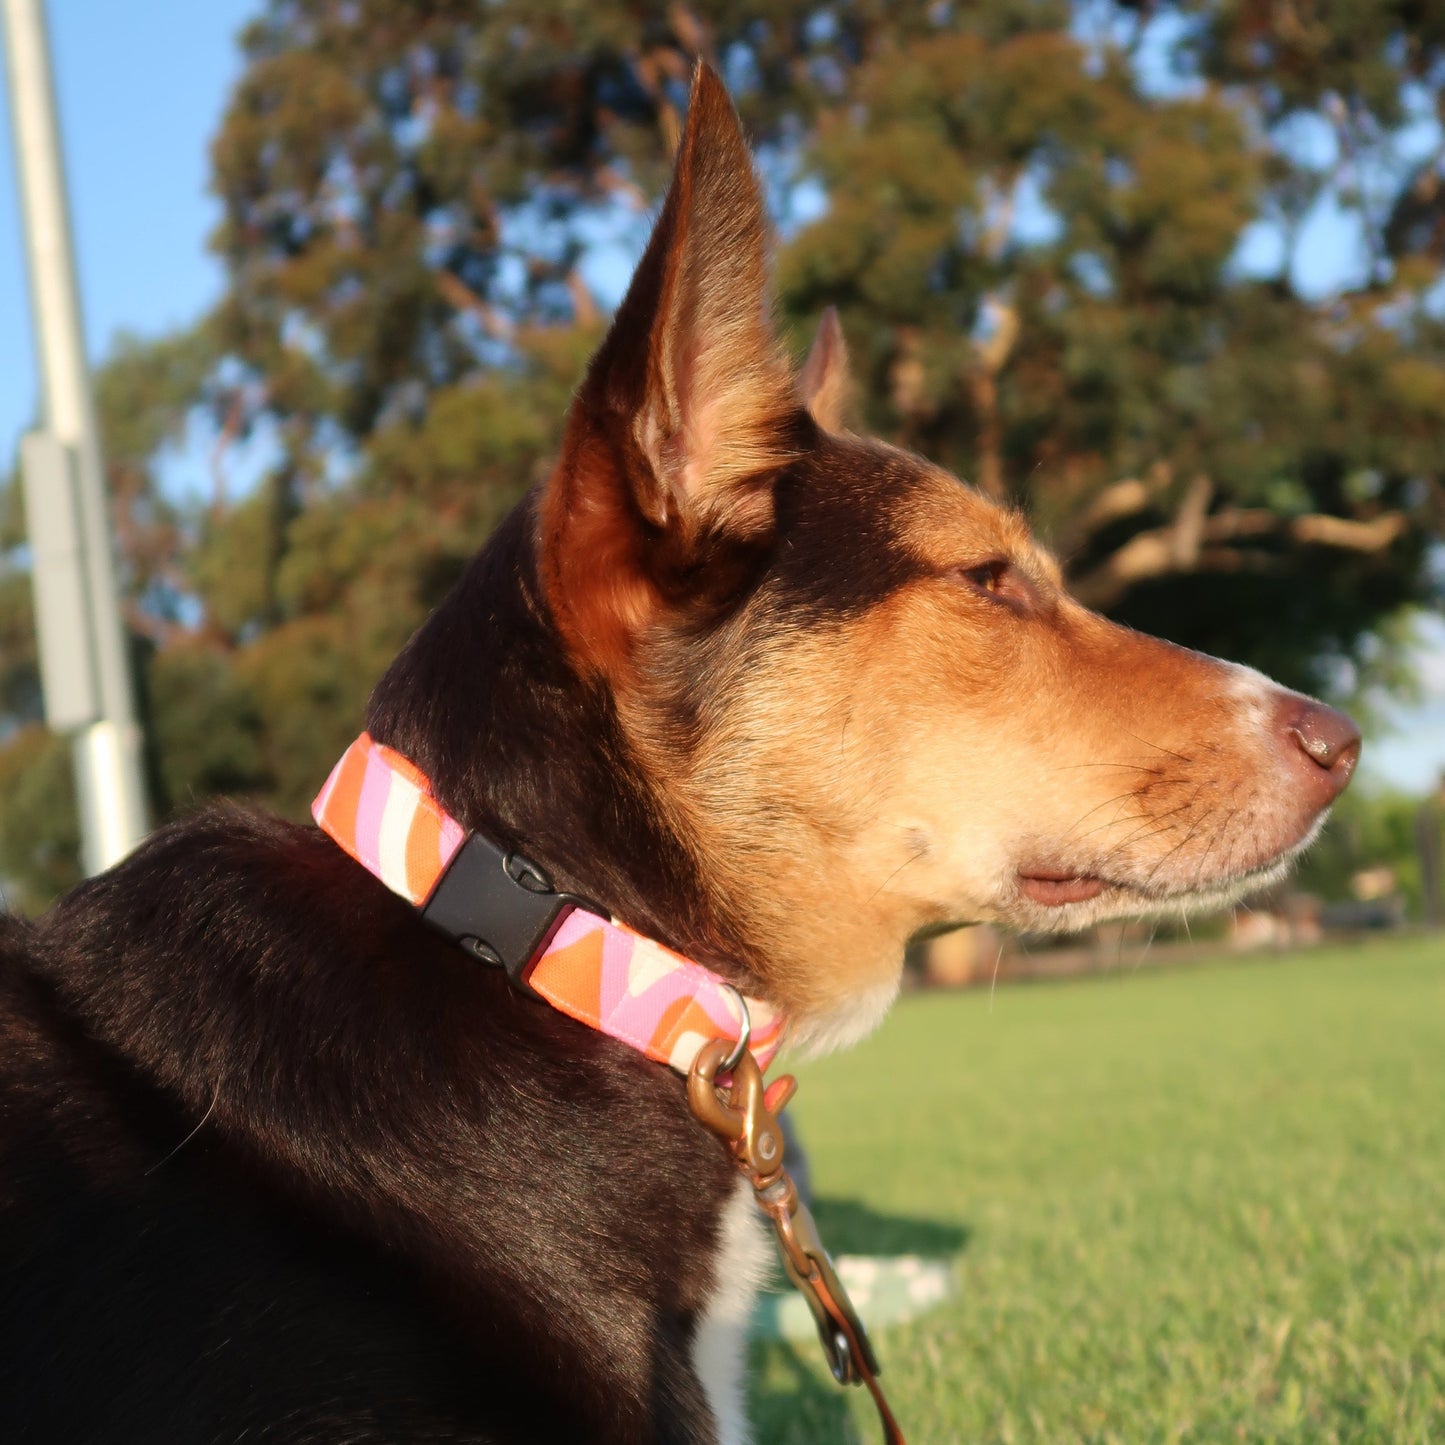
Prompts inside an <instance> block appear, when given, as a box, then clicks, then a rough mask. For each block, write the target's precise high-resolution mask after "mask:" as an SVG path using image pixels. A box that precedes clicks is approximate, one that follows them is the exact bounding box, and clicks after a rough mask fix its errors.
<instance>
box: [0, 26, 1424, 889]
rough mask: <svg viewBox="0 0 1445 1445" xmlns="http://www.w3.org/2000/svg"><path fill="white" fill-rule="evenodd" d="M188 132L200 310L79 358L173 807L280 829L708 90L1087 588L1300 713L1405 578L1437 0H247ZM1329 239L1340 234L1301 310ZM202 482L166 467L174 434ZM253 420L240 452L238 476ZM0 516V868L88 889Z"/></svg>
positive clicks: (450, 552) (941, 408)
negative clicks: (706, 75) (1235, 663)
mask: <svg viewBox="0 0 1445 1445" xmlns="http://www.w3.org/2000/svg"><path fill="white" fill-rule="evenodd" d="M258 10H259V14H258V17H257V19H256V20H255V21H254V22H253V23H252V24H251V25H250V26H248V27H247V29H246V30H245V31H244V32H243V34H242V36H241V41H240V43H241V46H242V50H243V54H244V62H245V63H244V70H243V74H242V76H241V78H240V80H239V82H238V84H237V86H236V88H235V90H234V92H233V94H232V95H231V97H230V99H229V102H228V104H227V107H226V110H225V114H224V116H223V119H222V122H221V125H220V129H219V131H218V133H217V135H216V137H215V139H214V142H213V145H212V184H213V186H214V189H215V191H216V194H217V195H218V196H219V198H220V200H221V202H222V206H223V219H222V223H221V225H220V227H219V229H218V231H217V232H216V234H215V236H214V237H213V239H212V244H213V246H214V247H215V249H216V252H217V254H218V255H219V256H220V257H221V258H222V260H223V262H224V265H225V268H226V275H227V278H228V281H227V288H226V292H225V295H224V296H223V298H222V300H221V302H220V303H219V305H218V306H217V307H216V308H215V310H214V311H213V312H212V313H211V314H210V315H207V316H205V317H203V318H200V319H199V320H198V322H197V323H196V325H195V326H194V327H193V328H191V329H190V330H188V331H186V332H185V333H183V334H179V335H175V336H167V337H161V338H158V339H154V340H147V341H136V340H123V341H122V342H121V343H120V344H118V345H117V346H116V348H115V349H114V351H113V353H112V355H111V357H110V358H109V360H108V361H107V363H106V365H105V366H104V368H103V369H102V371H101V373H100V375H99V378H98V393H99V403H100V409H101V413H102V417H103V426H104V432H105V445H106V455H107V462H108V468H109V480H110V487H111V497H112V506H113V509H114V516H115V521H116V529H117V535H118V538H119V544H120V548H121V551H122V554H123V561H124V571H125V577H126V587H127V609H128V618H129V621H130V624H131V628H132V631H133V633H134V635H135V638H136V646H137V664H138V667H139V669H140V672H141V675H142V678H143V683H144V687H143V691H144V698H145V706H146V713H147V718H148V722H149V731H150V740H151V764H152V773H153V782H154V786H155V790H156V794H157V797H158V800H159V802H160V810H161V812H162V813H166V812H170V811H173V810H175V809H179V808H186V807H190V806H193V805H194V804H195V802H196V801H198V800H202V799H204V798H206V797H208V796H211V795H214V794H220V793H225V794H231V795H238V794H239V795H243V796H247V797H251V798H254V799H257V800H259V801H261V802H263V803H265V804H267V805H269V806H272V807H275V808H278V809H279V810H281V811H282V812H285V813H288V814H292V815H300V814H302V813H303V812H304V810H305V807H306V805H307V803H308V802H309V799H310V797H311V795H312V793H313V792H314V790H315V788H316V786H317V785H318V783H319V781H320V780H321V779H322V778H324V777H325V775H326V772H327V770H328V769H329V767H330V765H331V762H332V761H333V760H334V758H335V756H336V755H337V754H338V753H339V752H340V750H341V748H342V747H344V745H345V744H346V742H347V741H349V739H350V737H351V736H352V735H353V733H354V730H355V728H356V726H357V724H358V720H359V718H360V715H361V710H362V706H363V703H364V700H365V697H366V694H367V692H368V690H369V688H370V686H371V684H372V682H373V681H374V680H375V679H376V677H377V676H378V675H379V674H380V672H381V670H382V669H383V667H384V666H385V664H386V662H387V661H388V660H389V658H390V656H391V655H392V654H393V653H394V652H395V650H396V649H397V648H398V647H399V646H400V644H401V643H402V642H403V641H404V640H405V638H406V636H407V635H408V634H409V633H410V631H411V630H412V629H413V628H414V626H415V625H416V624H417V622H418V621H419V620H420V619H421V618H422V617H423V616H424V615H425V613H426V611H427V609H428V608H429V607H430V606H432V605H433V604H434V603H435V602H436V600H437V599H438V598H439V597H440V596H441V594H442V593H443V592H444V590H445V589H446V587H447V586H448V585H449V584H450V582H451V580H452V579H453V578H454V577H455V576H456V574H457V572H458V570H459V568H460V566H461V565H462V562H463V560H464V559H465V557H466V556H467V555H468V554H469V553H470V552H471V551H472V550H473V549H474V548H475V547H476V546H477V545H478V544H479V543H480V541H481V540H482V539H483V538H484V537H485V536H486V534H487V532H488V531H489V530H490V528H491V527H492V526H493V525H494V524H495V522H496V521H497V520H498V518H499V517H500V516H501V515H502V513H503V512H504V511H505V509H506V508H507V507H509V506H510V505H511V504H512V503H513V502H514V501H515V499H516V498H517V497H518V496H520V495H521V493H522V492H523V490H524V489H525V488H526V487H527V486H528V485H529V483H531V482H532V481H533V480H535V479H536V478H538V477H539V476H541V475H544V474H545V471H546V468H547V466H548V464H549V456H550V451H551V448H552V446H553V445H554V443H555V440H556V438H557V435H558V431H559V427H560V423H561V419H562V415H563V412H564V410H565V407H566V404H567V400H568V397H569V395H570V390H571V387H572V386H573V385H574V384H575V381H576V380H577V378H578V376H579V375H580V371H581V367H582V365H583V362H584V361H585V358H586V356H587V354H588V352H589V350H590V348H591V347H592V345H594V344H595V342H596V340H597V338H598V337H599V336H600V334H601V330H602V328H603V326H604V325H605V321H606V309H607V306H608V304H609V303H610V302H612V301H614V300H615V299H616V295H617V292H618V290H619V288H620V282H621V279H622V277H623V275H624V274H625V270H626V268H627V266H628V265H629V264H630V261H631V259H633V258H634V257H635V255H636V254H637V252H638V251H639V250H640V246H641V243H642V240H643V238H644V236H645V234H646V228H647V223H648V220H649V217H650V215H651V214H652V212H653V210H654V208H655V206H656V204H657V201H658V199H659V196H660V192H661V188H662V185H663V183H664V181H665V178H666V174H667V168H668V163H669V157H670V154H671V148H672V146H673V144H674V143H675V140H676V137H677V135H678V133H679V128H680V123H681V115H682V107H683V106H684V105H685V103H686V96H687V84H688V77H689V74H690V70H691V67H692V64H693V61H694V59H695V57H697V56H699V55H703V56H706V57H707V58H709V59H711V60H712V61H713V62H714V63H715V64H716V65H717V66H718V67H719V69H720V70H721V71H722V73H723V75H724V77H725V78H726V80H727V81H728V83H729V85H730V87H731V88H732V89H733V91H734V94H735V96H736V98H737V101H738V105H739V109H740V111H741V113H742V115H743V118H744V121H745V123H746V125H747V126H748V128H749V130H750V132H751V134H752V137H753V139H754V141H755V143H756V145H757V147H758V154H759V163H760V166H761V168H762V170H763V173H764V176H765V179H766V181H767V184H768V191H769V197H770V203H771V205H772V207H773V210H774V213H775V215H776V216H777V218H778V220H779V223H780V226H781V228H782V231H783V235H784V244H783V246H782V249H781V253H780V257H779V264H778V300H779V306H780V310H781V313H782V315H783V316H784V318H785V320H786V321H787V323H788V325H789V326H790V328H791V330H792V333H793V335H794V337H795V340H796V343H797V345H798V347H799V348H800V349H801V347H802V345H803V343H804V338H805V336H806V333H807V332H808V330H809V329H810V327H811V326H812V324H813V323H814V322H815V320H816V317H817V315H818V313H819V311H820V310H821V309H822V308H823V307H824V306H825V305H830V304H831V305H834V306H836V307H837V308H838V309H839V311H840V313H841V315H842V317H843V322H844V329H845V332H846V334H847V337H848V340H849V343H850V347H851V349H852V352H853V356H854V363H855V371H856V378H855V380H856V397H855V407H856V412H857V416H858V423H859V425H860V426H866V427H867V428H868V429H870V430H873V431H876V432H878V433H879V434H881V435H883V436H885V437H888V438H891V439H894V440H897V441H899V442H901V443H903V444H905V445H908V446H911V447H914V448H917V449H919V450H921V451H923V452H925V453H926V454H928V455H930V456H932V457H935V458H936V459H938V460H939V461H940V462H942V463H944V464H945V465H947V466H949V467H950V468H952V469H954V470H955V471H957V472H958V473H959V474H960V475H962V476H963V477H965V478H966V479H968V480H970V481H972V482H973V483H974V484H975V485H977V486H979V487H980V488H982V489H983V490H984V491H985V492H987V493H989V494H990V495H993V496H995V497H997V498H1000V499H1002V500H1005V501H1008V502H1011V503H1014V504H1016V505H1018V506H1020V507H1022V508H1024V509H1025V510H1026V511H1027V512H1028V513H1029V514H1030V516H1031V517H1032V519H1033V520H1034V522H1035V525H1036V526H1037V527H1038V528H1039V530H1040V532H1041V533H1042V535H1043V536H1044V537H1045V539H1046V540H1047V541H1049V542H1050V543H1051V544H1052V545H1053V546H1054V547H1055V548H1056V549H1057V550H1058V552H1059V554H1060V556H1061V559H1062V561H1063V563H1064V566H1065V569H1066V573H1067V575H1068V577H1069V579H1070V582H1071V585H1072V586H1073V587H1074V589H1075V591H1076V592H1077V593H1078V594H1079V595H1080V596H1081V597H1082V598H1083V599H1084V600H1085V601H1087V602H1089V603H1090V604H1092V605H1094V606H1097V607H1099V608H1101V609H1102V610H1104V611H1106V612H1109V613H1110V614H1112V615H1114V616H1116V617H1118V618H1121V619H1122V620H1125V621H1128V622H1131V623H1134V624H1137V625H1140V626H1142V627H1144V628H1146V629H1147V630H1149V631H1153V632H1158V633H1161V634H1163V635H1166V636H1169V637H1172V638H1174V639H1176V640H1178V641H1180V642H1183V643H1186V644H1189V645H1191V646H1198V647H1203V648H1206V649H1208V650H1210V651H1215V652H1219V653H1222V654H1224V655H1226V656H1230V657H1234V658H1238V659H1240V660H1242V661H1246V662H1250V663H1253V664H1254V665H1257V666H1260V667H1263V668H1264V669H1266V670H1267V671H1270V672H1272V673H1274V674H1275V675H1277V676H1279V677H1281V678H1282V679H1283V680H1285V681H1287V682H1290V683H1293V684H1295V685H1299V686H1303V687H1307V688H1310V689H1311V690H1324V691H1329V690H1331V689H1334V690H1338V689H1339V688H1340V687H1342V686H1348V685H1349V680H1350V678H1351V676H1352V669H1353V675H1354V676H1355V677H1358V676H1360V675H1362V674H1363V673H1364V672H1367V671H1368V670H1369V669H1370V668H1372V667H1373V668H1378V667H1380V666H1382V665H1384V664H1385V663H1388V661H1389V660H1390V658H1391V656H1392V651H1391V645H1390V644H1391V641H1392V639H1395V638H1397V637H1398V627H1399V618H1400V617H1401V615H1402V609H1404V608H1407V607H1408V606H1410V605H1412V604H1420V603H1429V602H1432V601H1435V600H1438V593H1439V586H1440V581H1439V574H1438V569H1436V570H1432V565H1431V560H1432V559H1431V551H1430V549H1431V545H1432V539H1434V538H1435V537H1437V536H1438V533H1439V528H1440V522H1441V510H1442V499H1445V488H1442V472H1445V447H1442V445H1441V441H1440V438H1441V435H1442V422H1445V281H1442V262H1445V142H1442V130H1441V121H1442V118H1445V103H1442V94H1445V11H1441V10H1440V8H1439V7H1438V6H1434V5H1431V4H1427V3H1424V0H1376V3H1373V4H1371V5H1359V4H1356V3H1351V0H1268V3H1266V0H1174V3H1157V4H1153V3H1149V0H1112V3H1111V0H1075V3H1069V0H979V3H976V4H970V5H956V4H948V3H939V4H929V5H923V4H920V5H916V6H900V5H889V4H885V3H883V0H838V3H833V4H820V3H800V0H747V3H742V4H735V3H728V4H724V3H721V0H692V3H673V4H667V5H664V4H661V3H652V0H650V3H643V4H632V3H629V4H625V5H624V4H619V3H614V0H588V3H585V4H584V3H580V0H556V3H553V4H550V5H537V4H534V3H527V4H523V3H519V0H490V3H487V4H485V5H483V4H479V3H476V0H444V3H433V4H429V5H426V6H417V5H413V4H410V3H407V0H345V3H343V0H269V3H267V4H265V5H264V6H258ZM1323 212H1328V213H1330V214H1331V215H1332V216H1333V217H1334V220H1333V223H1332V227H1333V234H1334V235H1335V236H1336V237H1337V238H1344V242H1345V243H1346V244H1347V248H1353V252H1354V256H1353V261H1352V264H1351V265H1350V266H1346V267H1345V268H1344V270H1343V272H1342V274H1341V275H1340V276H1339V277H1338V278H1337V280H1336V284H1335V285H1333V286H1332V287H1331V288H1330V289H1329V290H1328V292H1327V293H1326V294H1319V291H1318V289H1317V288H1316V287H1313V286H1312V285H1311V283H1310V279H1309V275H1308V268H1307V267H1304V266H1302V265H1301V260H1302V259H1306V260H1307V259H1308V256H1307V252H1308V248H1309V246H1310V244H1311V235H1312V234H1317V228H1318V225H1319V218H1320V216H1321V214H1322V213H1323ZM198 417H204V418H207V419H208V425H209V428H210V431H211V434H212V435H213V438H214V443H213V446H212V448H211V455H210V457H209V471H210V476H209V479H208V486H207V488H206V489H205V490H206V491H207V492H208V495H206V496H205V498H204V500H203V501H197V502H194V503H187V504H182V503H180V502H178V501H177V500H176V497H175V495H174V494H173V493H171V492H168V491H167V489H166V487H165V486H163V485H162V483H161V480H160V478H161V475H162V472H163V470H164V467H163V465H162V464H163V462H164V460H165V458H166V457H167V456H170V457H172V458H173V457H174V455H175V447H176V444H177V442H178V441H179V440H183V439H185V438H187V437H190V438H191V442H190V444H189V445H188V446H187V447H186V448H185V449H184V451H183V455H186V456H189V457H192V458H194V457H195V456H196V455H197V447H196V444H195V442H194V437H195V435H196V429H197V424H198V423H197V418H198ZM247 439H251V440H252V441H253V443H254V444H255V445H256V446H259V447H260V449H261V451H262V453H263V454H264V455H265V456H266V457H267V459H268V460H267V463H266V465H265V466H264V468H263V475H261V476H260V477H259V479H255V478H250V479H247V480H246V481H245V484H238V483H237V482H236V481H235V479H234V478H233V477H232V476H231V473H232V471H233V470H234V460H235V456H236V453H237V450H238V448H239V447H240V446H241V444H242V443H243V442H244V441H246V440H247ZM20 537H21V533H20V531H19V519H18V502H17V500H16V497H15V495H14V489H13V488H11V490H10V493H9V495H8V496H6V497H5V498H4V500H0V646H3V662H0V728H3V732H0V876H4V877H7V878H9V879H11V880H12V881H13V882H14V883H15V884H16V885H18V887H19V889H20V890H21V892H22V894H23V897H24V900H25V901H28V902H30V903H35V902H39V901H41V900H43V899H44V898H45V897H46V896H48V895H49V894H51V893H53V892H54V891H55V890H56V889H57V888H58V887H60V886H63V884H64V883H66V882H67V881H69V879H70V878H71V877H73V876H74V874H75V868H76V864H75V861H74V853H75V838H74V827H73V823H71V822H70V821H69V820H68V817H67V818H66V819H65V820H64V821H62V819H61V814H62V812H63V809H61V808H60V807H58V806H57V805H56V803H55V802H54V801H51V802H49V803H47V805H46V806H40V805H39V804H38V803H37V802H36V799H37V798H38V797H40V796H41V795H42V794H43V796H44V797H45V798H47V799H50V800H55V799H58V798H60V797H61V796H62V790H63V789H65V788H67V787H68V786H69V785H68V781H67V775H66V769H65V765H64V757H63V751H61V750H60V749H59V744H58V743H57V742H56V740H54V739H51V738H49V737H48V735H46V734H45V733H44V732H43V730H42V729H41V728H40V727H39V725H38V722H37V721H36V719H37V718H38V687H37V681H36V676H35V661H34V648H33V644H32V642H31V640H30V633H29V615H28V607H29V603H28V593H27V591H26V579H25V577H24V575H23V573H24V553H23V549H21V548H20V547H19V545H18V544H19V541H20Z"/></svg>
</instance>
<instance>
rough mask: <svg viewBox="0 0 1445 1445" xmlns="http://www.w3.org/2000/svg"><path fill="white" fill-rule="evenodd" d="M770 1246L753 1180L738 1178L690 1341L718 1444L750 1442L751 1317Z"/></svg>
mask: <svg viewBox="0 0 1445 1445" xmlns="http://www.w3.org/2000/svg"><path fill="white" fill-rule="evenodd" d="M771 1250H772V1245H771V1242H770V1241H769V1239H768V1234H767V1228H766V1226H765V1224H764V1222H763V1217H762V1214H761V1213H760V1212H759V1210H758V1206H757V1201H756V1200H755V1199H754V1198H753V1191H752V1186H751V1185H750V1184H749V1183H748V1182H747V1180H746V1179H743V1178H739V1179H738V1182H737V1188H736V1189H735V1190H734V1192H733V1195H732V1198H731V1199H729V1200H728V1202H727V1204H726V1206H725V1207H724V1209H723V1214H722V1228H721V1230H720V1231H719V1235H718V1252H717V1259H716V1278H717V1284H716V1286H715V1288H714V1290H713V1294H712V1298H711V1299H710V1300H709V1301H708V1303H707V1308H706V1310H705V1311H704V1312H703V1316H702V1319H701V1321H700V1322H699V1323H698V1327H697V1334H696V1335H695V1336H694V1337H693V1342H692V1366H693V1369H694V1370H696V1371H697V1375H698V1378H699V1379H700V1380H701V1381H702V1388H703V1391H704V1393H705V1394H706V1395H707V1402H708V1404H709V1405H710V1406H711V1407H712V1413H713V1418H714V1419H715V1420H716V1421H717V1438H718V1445H747V1442H748V1441H750V1440H751V1439H752V1433H751V1431H750V1430H749V1429H748V1417H747V1390H746V1388H745V1384H744V1375H745V1369H746V1365H747V1345H748V1323H749V1321H750V1320H751V1318H752V1313H753V1301H754V1299H755V1298H756V1296H757V1292H758V1289H759V1287H760V1286H761V1285H762V1283H763V1281H764V1280H765V1279H766V1278H767V1273H768V1264H769V1261H770V1259H771V1257H772V1255H771Z"/></svg>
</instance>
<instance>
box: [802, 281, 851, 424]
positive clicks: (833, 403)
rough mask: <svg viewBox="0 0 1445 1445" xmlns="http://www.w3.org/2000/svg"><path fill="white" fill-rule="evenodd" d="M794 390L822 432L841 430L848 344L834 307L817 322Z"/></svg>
mask: <svg viewBox="0 0 1445 1445" xmlns="http://www.w3.org/2000/svg"><path fill="white" fill-rule="evenodd" d="M798 390H799V391H800V392H801V393H802V395H803V402H804V404H805V405H806V406H807V408H808V410H809V411H810V412H811V413H812V414H813V420H814V421H815V422H817V423H818V425H819V426H820V427H822V428H823V429H824V431H841V430H842V428H843V423H844V421H845V420H846V418H847V415H848V402H849V399H850V395H849V394H850V392H851V391H852V380H851V378H850V376H849V374H848V344H847V342H845V341H844V340H843V323H842V322H841V321H840V320H839V319H838V312H837V309H836V308H835V307H832V306H829V307H828V308H827V310H825V311H824V312H823V316H822V319H821V320H820V321H819V322H818V334H817V335H816V336H815V337H814V338H813V346H812V350H810V351H809V352H808V359H807V360H806V361H805V362H804V363H803V369H802V371H800V372H799V373H798Z"/></svg>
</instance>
